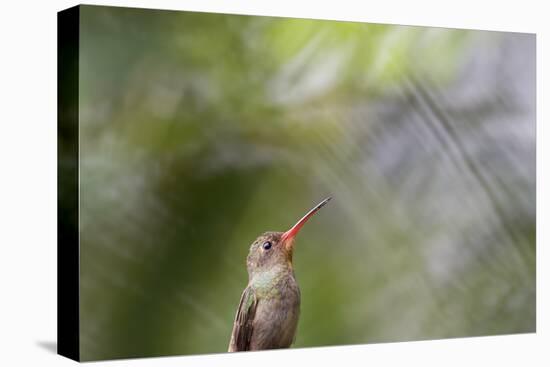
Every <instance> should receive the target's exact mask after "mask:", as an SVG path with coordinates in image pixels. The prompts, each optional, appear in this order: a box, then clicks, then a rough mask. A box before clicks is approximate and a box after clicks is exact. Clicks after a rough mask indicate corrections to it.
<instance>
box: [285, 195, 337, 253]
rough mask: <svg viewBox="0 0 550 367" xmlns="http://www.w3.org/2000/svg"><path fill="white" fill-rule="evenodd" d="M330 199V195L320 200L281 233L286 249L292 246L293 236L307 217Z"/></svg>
mask: <svg viewBox="0 0 550 367" xmlns="http://www.w3.org/2000/svg"><path fill="white" fill-rule="evenodd" d="M330 199H332V197H330V196H329V197H328V198H326V199H325V200H323V201H321V202H320V203H319V204H317V205H316V206H315V207H314V208H313V209H311V210H310V211H309V212H307V214H306V215H304V216H303V217H302V219H300V220H299V221H298V222H297V223H296V224H295V225H294V226H292V228H290V229H289V230H288V231H286V232H285V233H283V235H282V237H281V240H282V241H283V243H284V245H285V247H286V248H287V249H292V247H293V246H294V237H296V235H297V234H298V232H299V231H300V229H301V228H302V227H303V226H304V224H305V223H306V222H307V221H308V219H309V218H311V217H312V216H313V215H314V214H315V213H317V212H318V211H319V209H321V208H322V207H323V206H325V204H326V203H328V202H329V201H330Z"/></svg>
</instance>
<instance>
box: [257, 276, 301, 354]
mask: <svg viewBox="0 0 550 367" xmlns="http://www.w3.org/2000/svg"><path fill="white" fill-rule="evenodd" d="M257 285H258V288H257V289H256V295H257V297H258V306H257V309H256V315H255V317H254V333H253V335H252V340H251V349H273V348H287V347H289V346H290V345H291V344H292V342H293V341H294V336H295V334H296V328H297V325H298V317H299V315H300V289H299V288H298V284H297V283H296V280H295V279H294V276H292V275H289V276H284V277H281V278H279V279H276V281H274V282H266V283H263V282H260V283H259V284H257Z"/></svg>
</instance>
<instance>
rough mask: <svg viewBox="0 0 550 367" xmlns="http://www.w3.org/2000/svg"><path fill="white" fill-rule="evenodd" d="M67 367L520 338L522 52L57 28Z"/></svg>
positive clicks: (193, 24) (529, 63)
mask: <svg viewBox="0 0 550 367" xmlns="http://www.w3.org/2000/svg"><path fill="white" fill-rule="evenodd" d="M58 47H59V49H58V52H59V69H58V78H59V86H58V88H59V95H58V100H59V135H58V138H59V139H58V141H59V170H58V171H59V218H58V219H59V252H58V256H59V274H58V281H59V286H58V289H59V295H58V296H59V315H58V318H59V340H58V348H59V353H60V354H62V355H65V356H68V357H70V358H73V359H77V360H82V361H95V360H105V359H116V358H137V357H157V356H173V355H189V354H206V353H226V352H246V351H255V350H268V349H280V348H305V347H321V346H335V345H350V344H368V343H382V342H400V341H417V340H429V339H441V338H457V337H472V336H483V335H500V334H515V333H532V332H535V331H536V330H535V324H536V308H535V298H536V293H535V288H536V287H535V285H536V281H535V259H536V246H535V239H536V207H535V176H536V175H535V174H536V172H535V140H536V139H535V138H536V135H535V133H536V131H535V114H536V106H535V35H534V34H525V33H510V32H494V31H484V30H464V29H447V28H433V27H413V26H406V25H388V24H371V23H357V22H345V21H331V20H316V19H294V18H282V17H268V16H251V15H246V16H245V15H235V14H215V13H200V12H188V11H165V10H154V9H136V8H120V7H105V6H87V5H81V6H78V7H75V8H71V9H68V10H65V11H63V12H60V13H59V45H58Z"/></svg>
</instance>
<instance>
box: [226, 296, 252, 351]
mask: <svg viewBox="0 0 550 367" xmlns="http://www.w3.org/2000/svg"><path fill="white" fill-rule="evenodd" d="M257 306H258V299H257V297H256V294H255V292H254V289H253V288H252V287H250V286H248V287H246V288H245V290H244V291H243V294H242V296H241V301H240V302H239V307H238V309H237V314H236V315H235V321H234V323H233V332H232V333H231V341H230V343H229V351H230V352H238V351H245V350H249V349H250V341H251V339H252V332H253V331H254V330H253V329H254V316H255V314H256V308H257Z"/></svg>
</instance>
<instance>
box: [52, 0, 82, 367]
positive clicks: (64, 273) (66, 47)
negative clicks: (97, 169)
mask: <svg viewBox="0 0 550 367" xmlns="http://www.w3.org/2000/svg"><path fill="white" fill-rule="evenodd" d="M79 18H80V8H79V7H73V8H70V9H66V10H63V11H61V12H59V13H58V16H57V114H58V115H57V119H58V120H57V124H58V125H57V126H58V130H57V138H58V143H57V144H58V145H57V149H58V151H57V170H58V171H57V180H58V181H57V195H58V199H57V200H58V209H57V223H58V224H57V226H58V228H57V233H58V234H57V236H58V239H57V352H58V354H60V355H63V356H65V357H68V358H71V359H74V360H77V361H78V360H79V359H80V348H79V345H80V335H79V331H80V328H79V268H80V266H79V228H78V223H79V221H78V217H79V216H78V207H79V205H78V196H79V195H78V193H79V189H78V172H79V167H78V164H79V161H78V150H79V149H78V116H79V105H78V90H79V88H78V82H79V81H78V75H79V74H78V70H79V68H78V58H79V23H80V22H79Z"/></svg>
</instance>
